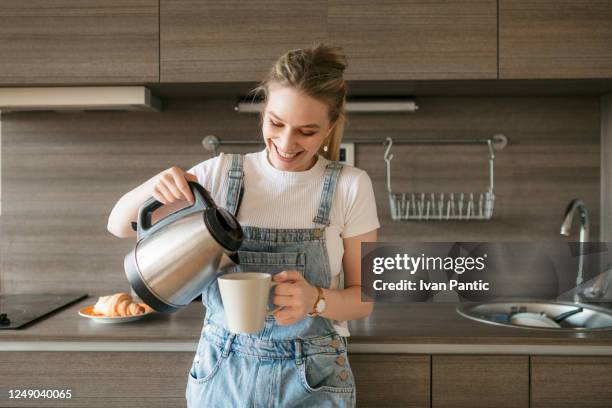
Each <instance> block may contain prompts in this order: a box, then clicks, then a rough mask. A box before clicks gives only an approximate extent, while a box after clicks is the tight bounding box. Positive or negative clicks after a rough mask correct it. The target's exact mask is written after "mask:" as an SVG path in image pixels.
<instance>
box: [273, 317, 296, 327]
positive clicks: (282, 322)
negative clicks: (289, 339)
mask: <svg viewBox="0 0 612 408" xmlns="http://www.w3.org/2000/svg"><path fill="white" fill-rule="evenodd" d="M295 322H297V319H296V318H291V319H282V320H280V319H276V324H278V325H279V326H289V325H290V324H293V323H295Z"/></svg>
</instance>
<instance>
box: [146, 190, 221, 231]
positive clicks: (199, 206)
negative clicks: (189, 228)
mask: <svg viewBox="0 0 612 408" xmlns="http://www.w3.org/2000/svg"><path fill="white" fill-rule="evenodd" d="M187 184H188V185H189V188H190V189H191V192H192V193H193V197H194V203H193V204H192V205H190V206H188V207H185V208H181V209H180V210H178V211H176V212H173V213H172V214H168V215H167V216H165V217H164V218H162V219H161V220H159V221H157V222H156V223H155V224H154V225H151V215H152V214H153V212H154V211H155V210H157V209H158V208H160V207H161V206H163V205H164V204H163V203H161V202H159V201H157V199H156V198H155V197H151V198H149V199H148V200H147V201H145V202H144V203H143V204H142V206H141V207H140V210H139V211H138V225H137V234H136V236H137V239H138V240H140V239H142V238H145V237H147V236H149V235H151V234H152V233H154V232H155V231H157V230H159V229H161V228H163V227H165V226H166V225H168V224H171V223H173V222H174V221H176V220H178V219H179V218H182V217H184V216H186V215H189V214H193V213H195V212H198V211H204V210H206V209H207V208H216V207H217V206H216V204H215V202H214V201H213V199H212V197H211V196H210V194H209V193H208V191H206V189H205V188H204V187H202V186H201V185H200V184H198V183H196V182H194V181H189V182H188V183H187Z"/></svg>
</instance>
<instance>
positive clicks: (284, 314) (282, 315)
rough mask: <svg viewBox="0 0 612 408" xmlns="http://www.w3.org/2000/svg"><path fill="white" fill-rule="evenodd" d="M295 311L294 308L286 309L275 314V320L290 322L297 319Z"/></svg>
mask: <svg viewBox="0 0 612 408" xmlns="http://www.w3.org/2000/svg"><path fill="white" fill-rule="evenodd" d="M295 314H296V313H295V310H294V309H293V308H292V307H284V308H282V309H281V310H277V311H276V312H275V313H274V318H275V319H277V320H280V321H282V320H288V319H293V318H295Z"/></svg>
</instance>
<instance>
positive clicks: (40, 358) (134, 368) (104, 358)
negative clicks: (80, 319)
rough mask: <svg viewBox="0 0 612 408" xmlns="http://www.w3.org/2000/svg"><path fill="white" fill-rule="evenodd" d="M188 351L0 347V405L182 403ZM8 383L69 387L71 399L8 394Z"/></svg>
mask: <svg viewBox="0 0 612 408" xmlns="http://www.w3.org/2000/svg"><path fill="white" fill-rule="evenodd" d="M193 355H194V354H193V353H188V352H150V353H148V352H62V351H48V352H47V351H43V352H39V351H26V352H0V390H2V393H1V397H0V407H11V408H13V407H15V408H17V407H32V406H36V407H43V406H44V407H62V408H64V407H79V408H83V407H127V406H129V407H133V408H137V407H142V408H145V407H146V408H171V407H184V406H185V404H186V401H185V389H186V386H187V375H188V373H189V368H190V367H191V364H192V361H193ZM9 389H40V390H43V389H50V390H54V389H55V390H66V389H70V390H71V394H72V398H70V399H59V398H56V399H44V400H43V399H37V400H33V399H9V398H8V396H9V395H8V390H9Z"/></svg>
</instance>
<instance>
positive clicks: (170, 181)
mask: <svg viewBox="0 0 612 408" xmlns="http://www.w3.org/2000/svg"><path fill="white" fill-rule="evenodd" d="M160 181H161V184H163V185H164V187H166V188H167V189H168V191H169V192H170V194H172V195H173V196H174V200H175V201H176V200H182V199H183V194H182V193H181V191H180V190H179V189H178V187H177V186H176V184H175V181H174V177H173V176H172V174H164V177H162V179H161V180H160Z"/></svg>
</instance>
